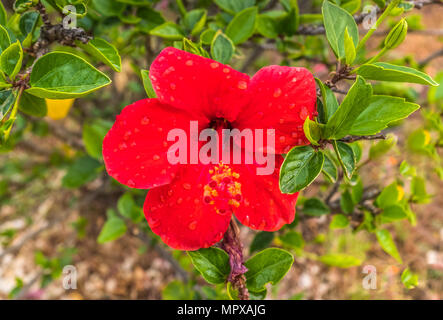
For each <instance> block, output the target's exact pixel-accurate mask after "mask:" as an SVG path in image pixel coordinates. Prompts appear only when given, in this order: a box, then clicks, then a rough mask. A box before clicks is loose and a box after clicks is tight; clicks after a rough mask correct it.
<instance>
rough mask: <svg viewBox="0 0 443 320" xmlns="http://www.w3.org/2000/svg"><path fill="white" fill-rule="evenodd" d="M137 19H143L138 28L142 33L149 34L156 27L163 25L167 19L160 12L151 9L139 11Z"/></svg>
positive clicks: (145, 8) (140, 9) (143, 8)
mask: <svg viewBox="0 0 443 320" xmlns="http://www.w3.org/2000/svg"><path fill="white" fill-rule="evenodd" d="M137 17H139V18H141V20H140V22H139V23H138V24H137V28H138V29H140V30H141V31H142V32H145V33H149V32H150V31H151V30H152V29H154V28H155V27H158V26H160V25H162V24H163V23H164V22H165V19H164V18H163V16H162V15H161V13H160V12H158V11H155V10H153V9H151V8H149V7H142V8H139V9H138V10H137Z"/></svg>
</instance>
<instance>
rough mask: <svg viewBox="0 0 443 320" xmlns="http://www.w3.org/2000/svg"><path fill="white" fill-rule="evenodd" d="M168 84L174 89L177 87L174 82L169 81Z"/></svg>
mask: <svg viewBox="0 0 443 320" xmlns="http://www.w3.org/2000/svg"><path fill="white" fill-rule="evenodd" d="M169 86H170V87H171V89H172V90H175V88H177V86H176V85H175V83H171V84H170V85H169Z"/></svg>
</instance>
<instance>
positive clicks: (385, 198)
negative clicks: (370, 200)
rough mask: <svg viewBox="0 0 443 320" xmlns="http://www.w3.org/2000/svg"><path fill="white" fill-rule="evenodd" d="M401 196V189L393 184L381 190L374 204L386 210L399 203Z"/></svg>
mask: <svg viewBox="0 0 443 320" xmlns="http://www.w3.org/2000/svg"><path fill="white" fill-rule="evenodd" d="M403 194H404V192H403V189H402V188H401V187H400V186H399V185H398V184H397V182H393V183H391V184H390V185H388V186H387V187H386V188H384V189H383V190H382V192H381V193H380V195H379V196H378V197H377V199H376V200H375V204H376V205H377V206H378V207H379V208H381V209H385V208H388V207H390V206H393V205H395V204H397V203H399V202H400V200H401V199H402V198H403Z"/></svg>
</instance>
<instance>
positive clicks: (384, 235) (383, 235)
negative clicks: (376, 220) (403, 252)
mask: <svg viewBox="0 0 443 320" xmlns="http://www.w3.org/2000/svg"><path fill="white" fill-rule="evenodd" d="M375 235H376V236H377V240H378V243H380V246H381V247H382V249H383V250H384V251H385V252H386V253H387V254H389V255H390V256H392V257H393V258H394V259H395V260H397V262H399V263H403V261H402V259H401V257H400V254H399V253H398V250H397V246H396V245H395V242H394V240H393V239H392V236H391V234H390V233H389V231H388V230H384V229H380V230H377V231H376V232H375Z"/></svg>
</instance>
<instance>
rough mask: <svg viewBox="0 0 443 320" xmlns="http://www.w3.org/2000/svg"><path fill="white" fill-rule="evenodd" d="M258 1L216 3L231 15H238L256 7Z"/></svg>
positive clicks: (231, 0)
mask: <svg viewBox="0 0 443 320" xmlns="http://www.w3.org/2000/svg"><path fill="white" fill-rule="evenodd" d="M255 1H256V0H215V3H216V4H217V5H218V6H219V7H220V8H222V9H223V10H225V11H226V12H229V13H231V14H236V13H238V12H240V11H242V10H244V9H246V8H249V7H252V6H255Z"/></svg>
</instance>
